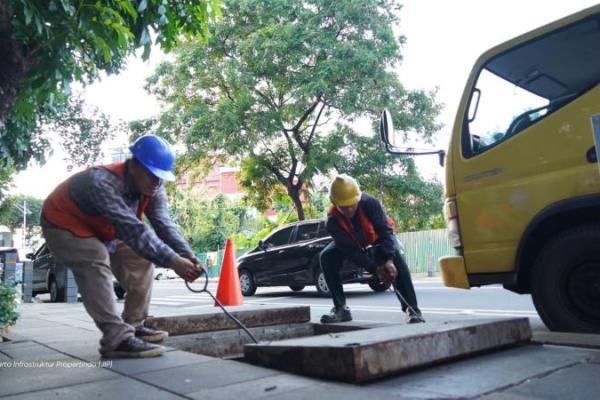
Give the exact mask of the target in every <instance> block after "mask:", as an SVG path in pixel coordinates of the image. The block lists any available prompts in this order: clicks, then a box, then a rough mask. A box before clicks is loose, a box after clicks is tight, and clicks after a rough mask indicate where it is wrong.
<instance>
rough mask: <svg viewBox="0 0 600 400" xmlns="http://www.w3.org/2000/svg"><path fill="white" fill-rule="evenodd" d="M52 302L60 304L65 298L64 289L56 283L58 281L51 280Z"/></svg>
mask: <svg viewBox="0 0 600 400" xmlns="http://www.w3.org/2000/svg"><path fill="white" fill-rule="evenodd" d="M49 286H50V288H49V289H50V301H51V302H52V303H58V302H59V301H63V300H64V297H65V291H64V289H59V288H58V284H57V283H56V279H54V278H50V285H49Z"/></svg>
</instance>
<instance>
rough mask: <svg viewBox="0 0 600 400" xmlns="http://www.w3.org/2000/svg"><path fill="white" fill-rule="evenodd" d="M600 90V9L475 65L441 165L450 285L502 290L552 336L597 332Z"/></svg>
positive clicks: (445, 269) (444, 266) (445, 272)
mask: <svg viewBox="0 0 600 400" xmlns="http://www.w3.org/2000/svg"><path fill="white" fill-rule="evenodd" d="M599 83H600V5H596V6H594V7H591V8H588V9H585V10H583V11H581V12H578V13H576V14H573V15H570V16H568V17H566V18H562V19H560V20H558V21H555V22H553V23H551V24H548V25H545V26H542V27H540V28H538V29H535V30H533V31H531V32H529V33H526V34H524V35H521V36H519V37H516V38H514V39H512V40H509V41H508V42H506V43H503V44H501V45H499V46H496V47H494V48H492V49H490V50H489V51H487V52H486V53H484V54H483V55H482V56H481V57H480V58H479V59H478V60H477V62H476V63H475V66H474V67H473V69H472V72H471V74H470V76H469V78H468V81H467V83H466V87H465V90H464V92H463V95H462V98H461V102H460V105H459V108H458V112H457V114H456V119H455V123H454V126H453V130H452V136H451V139H450V144H449V148H448V151H447V156H446V159H445V172H446V182H445V184H446V187H445V205H444V213H445V217H446V222H447V226H448V231H449V236H450V242H451V244H452V246H453V247H454V248H455V249H456V254H455V255H450V256H447V257H442V258H441V259H440V266H441V270H442V276H443V279H444V283H445V285H446V286H450V287H457V288H465V289H468V288H470V287H474V286H481V285H488V284H502V285H503V286H504V287H505V288H506V289H508V290H511V291H514V292H517V293H531V295H532V297H533V301H534V303H535V307H536V309H537V311H538V313H539V315H540V317H541V318H542V320H543V321H544V323H545V324H546V325H547V326H548V328H549V329H551V330H557V331H574V332H595V333H598V332H600V170H599V165H598V152H597V150H598V149H597V146H596V144H600V143H595V138H594V137H595V136H594V125H595V126H596V136H597V137H598V138H599V140H600V84H599ZM383 125H384V119H382V127H383ZM387 139H388V135H384V140H387ZM387 144H388V147H389V146H390V142H389V140H387Z"/></svg>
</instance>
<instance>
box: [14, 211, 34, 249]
mask: <svg viewBox="0 0 600 400" xmlns="http://www.w3.org/2000/svg"><path fill="white" fill-rule="evenodd" d="M17 208H18V209H19V211H21V212H22V213H23V239H22V241H21V247H25V238H26V231H27V214H31V211H29V210H28V209H27V200H23V205H20V204H17Z"/></svg>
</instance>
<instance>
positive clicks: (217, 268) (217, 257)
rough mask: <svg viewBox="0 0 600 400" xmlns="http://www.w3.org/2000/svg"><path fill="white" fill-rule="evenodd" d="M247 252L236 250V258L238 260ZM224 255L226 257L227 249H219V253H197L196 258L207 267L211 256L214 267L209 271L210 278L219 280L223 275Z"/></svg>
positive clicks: (245, 250)
mask: <svg viewBox="0 0 600 400" xmlns="http://www.w3.org/2000/svg"><path fill="white" fill-rule="evenodd" d="M247 251H248V249H239V250H238V249H236V250H235V258H236V259H237V258H238V257H240V256H241V255H243V254H244V253H245V252H247ZM224 255H225V249H219V250H218V251H215V252H211V253H197V254H196V257H198V259H199V260H200V261H201V262H202V263H203V264H204V265H206V262H207V260H208V257H209V256H210V258H211V259H212V266H211V267H210V268H209V269H208V276H209V277H211V278H217V277H219V275H221V268H222V267H223V256H224Z"/></svg>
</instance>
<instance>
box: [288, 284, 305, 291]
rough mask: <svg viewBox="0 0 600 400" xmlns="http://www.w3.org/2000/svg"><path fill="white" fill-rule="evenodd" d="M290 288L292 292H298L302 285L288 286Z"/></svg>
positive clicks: (302, 287)
mask: <svg viewBox="0 0 600 400" xmlns="http://www.w3.org/2000/svg"><path fill="white" fill-rule="evenodd" d="M290 289H292V290H293V291H294V292H300V291H302V289H304V285H292V286H290Z"/></svg>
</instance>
